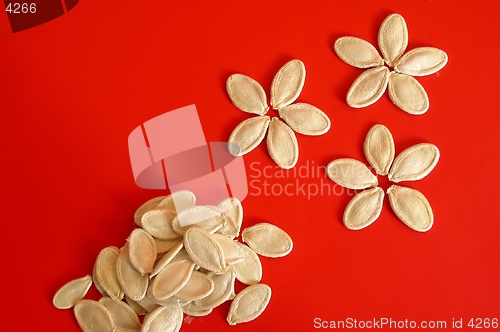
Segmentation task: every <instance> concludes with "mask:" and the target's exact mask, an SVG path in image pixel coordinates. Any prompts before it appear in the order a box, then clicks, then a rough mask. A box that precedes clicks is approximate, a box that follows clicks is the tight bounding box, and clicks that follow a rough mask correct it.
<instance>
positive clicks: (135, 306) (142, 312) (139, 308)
mask: <svg viewBox="0 0 500 332" xmlns="http://www.w3.org/2000/svg"><path fill="white" fill-rule="evenodd" d="M144 298H146V297H144ZM144 298H143V299H144ZM125 302H127V304H128V305H129V306H130V308H132V310H134V312H135V313H136V314H137V315H141V316H143V315H145V314H147V313H148V311H147V310H146V309H145V308H143V307H142V306H141V305H140V304H139V303H138V302H136V301H134V300H132V299H131V298H130V297H128V296H126V295H125Z"/></svg>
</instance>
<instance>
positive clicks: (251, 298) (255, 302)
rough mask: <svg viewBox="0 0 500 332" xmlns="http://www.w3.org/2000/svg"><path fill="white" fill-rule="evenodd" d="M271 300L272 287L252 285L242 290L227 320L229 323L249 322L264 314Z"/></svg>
mask: <svg viewBox="0 0 500 332" xmlns="http://www.w3.org/2000/svg"><path fill="white" fill-rule="evenodd" d="M269 300H271V287H269V286H268V285H265V284H256V285H251V286H248V287H247V288H245V289H244V290H242V291H241V292H240V293H239V294H238V295H236V297H235V298H234V300H233V302H232V303H231V307H230V308H229V313H228V315H227V322H228V323H229V325H236V324H239V323H245V322H249V321H251V320H254V319H255V318H257V317H258V316H260V315H261V314H262V312H263V311H264V310H265V309H266V307H267V305H268V304H269Z"/></svg>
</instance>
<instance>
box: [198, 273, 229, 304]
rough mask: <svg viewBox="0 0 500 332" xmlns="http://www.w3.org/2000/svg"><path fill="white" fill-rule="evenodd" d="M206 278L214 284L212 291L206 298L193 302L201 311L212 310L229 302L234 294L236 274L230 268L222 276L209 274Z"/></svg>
mask: <svg viewBox="0 0 500 332" xmlns="http://www.w3.org/2000/svg"><path fill="white" fill-rule="evenodd" d="M208 276H209V277H210V279H212V281H213V282H214V290H213V291H212V293H210V295H208V296H207V297H204V298H202V299H201V300H196V301H194V304H195V305H196V306H197V307H198V308H200V309H201V310H210V309H213V308H215V307H217V306H219V305H221V304H222V303H224V302H226V301H227V300H229V299H230V298H231V296H233V294H234V281H235V280H236V272H235V271H234V270H233V269H232V268H230V269H228V271H227V272H226V273H224V274H220V275H216V274H213V273H209V274H208Z"/></svg>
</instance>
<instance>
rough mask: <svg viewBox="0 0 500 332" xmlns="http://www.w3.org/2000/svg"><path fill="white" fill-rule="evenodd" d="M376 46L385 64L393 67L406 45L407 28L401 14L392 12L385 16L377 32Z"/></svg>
mask: <svg viewBox="0 0 500 332" xmlns="http://www.w3.org/2000/svg"><path fill="white" fill-rule="evenodd" d="M378 46H379V47H380V51H381V52H382V55H383V56H384V59H385V62H386V63H387V65H388V66H389V67H394V63H395V62H396V61H397V60H398V59H399V58H400V57H401V55H403V53H404V52H405V51H406V47H407V46H408V28H407V27H406V22H405V19H404V18H403V16H401V15H399V14H392V15H389V16H387V17H386V18H385V20H384V21H383V22H382V24H381V25H380V29H379V32H378Z"/></svg>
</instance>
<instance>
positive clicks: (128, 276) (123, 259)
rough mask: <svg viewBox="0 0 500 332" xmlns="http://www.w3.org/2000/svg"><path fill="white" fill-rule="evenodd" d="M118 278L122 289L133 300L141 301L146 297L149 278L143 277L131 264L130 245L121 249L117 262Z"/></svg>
mask: <svg viewBox="0 0 500 332" xmlns="http://www.w3.org/2000/svg"><path fill="white" fill-rule="evenodd" d="M116 276H117V279H118V283H119V284H120V286H121V288H122V289H123V291H124V292H125V294H127V295H128V296H129V297H130V298H131V299H132V300H134V301H139V300H140V299H142V298H143V297H144V295H146V291H147V289H148V284H149V278H148V276H147V275H141V273H140V272H138V271H137V270H136V269H135V268H134V267H133V266H132V264H131V263H130V253H129V245H128V244H126V245H125V246H124V247H123V248H121V249H120V254H119V255H118V259H117V261H116Z"/></svg>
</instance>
